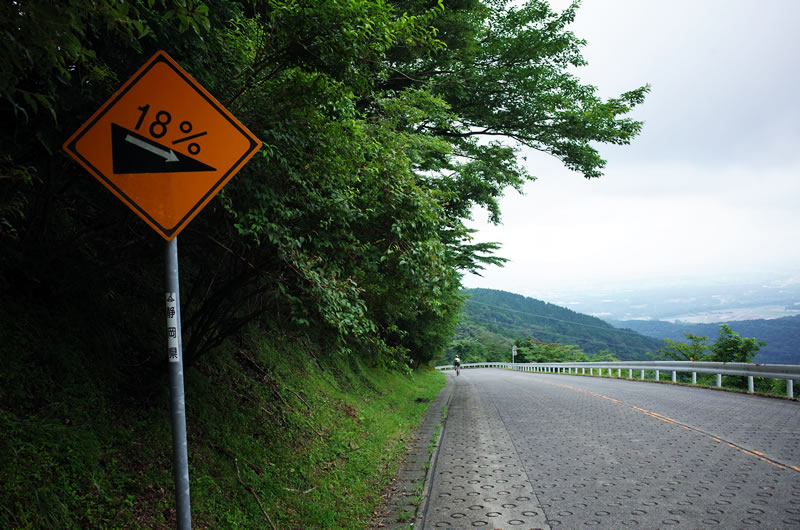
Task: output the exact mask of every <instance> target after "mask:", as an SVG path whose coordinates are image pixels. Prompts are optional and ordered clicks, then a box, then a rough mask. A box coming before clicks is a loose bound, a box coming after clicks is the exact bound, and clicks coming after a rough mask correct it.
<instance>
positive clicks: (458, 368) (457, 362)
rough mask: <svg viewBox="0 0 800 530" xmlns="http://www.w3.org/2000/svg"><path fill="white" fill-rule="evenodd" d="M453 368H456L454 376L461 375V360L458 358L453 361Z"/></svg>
mask: <svg viewBox="0 0 800 530" xmlns="http://www.w3.org/2000/svg"><path fill="white" fill-rule="evenodd" d="M453 366H455V367H456V375H460V374H461V359H459V358H458V357H456V358H455V359H453Z"/></svg>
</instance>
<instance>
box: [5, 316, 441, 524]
mask: <svg viewBox="0 0 800 530" xmlns="http://www.w3.org/2000/svg"><path fill="white" fill-rule="evenodd" d="M12 346H13V345H12V344H11V343H6V345H5V350H4V351H0V353H2V354H3V357H4V358H5V359H12V358H14V359H16V361H14V363H12V364H11V365H8V364H7V365H6V366H7V367H10V369H12V372H9V371H6V373H5V374H4V376H3V380H4V381H3V382H4V383H8V385H9V386H6V387H5V388H4V390H3V391H2V392H3V393H2V394H0V398H1V399H0V461H2V462H3V466H1V467H0V527H3V528H39V527H59V528H81V527H103V528H152V527H161V526H174V521H175V513H174V508H173V506H174V495H173V483H172V469H171V466H172V462H171V431H170V423H169V400H168V390H167V389H166V388H163V389H162V390H161V391H159V392H157V393H156V394H155V395H152V396H150V397H149V398H147V399H145V400H144V401H142V400H141V399H139V398H137V399H133V398H130V399H123V398H122V396H120V395H119V392H120V390H119V388H115V387H114V385H104V384H103V381H101V380H98V379H97V378H96V377H95V376H87V374H90V373H92V370H88V371H87V367H86V366H85V363H84V364H82V363H80V362H77V360H78V359H80V358H81V352H80V351H78V350H70V348H71V347H70V346H69V345H68V344H67V343H66V342H65V343H62V344H61V345H59V346H57V348H59V352H58V353H59V354H60V355H62V356H64V358H63V359H62V362H61V363H60V364H59V367H58V369H57V370H55V369H54V370H51V371H49V372H48V371H39V372H38V373H36V374H34V375H33V376H31V369H32V368H33V366H26V363H27V362H28V361H27V360H26V359H27V357H30V356H27V357H26V356H25V355H15V352H13V351H10V348H11V347H12ZM69 359H73V360H76V362H72V363H70V362H68V360H69ZM26 368H27V369H26ZM15 374H16V375H15ZM15 377H18V378H23V377H29V378H30V377H33V381H28V382H22V381H16V380H15V379H14V378H15ZM444 379H445V378H444V375H443V374H440V373H438V372H436V371H433V370H426V371H419V372H416V373H414V374H411V375H403V374H399V373H395V372H387V371H385V370H381V369H378V368H371V367H368V366H366V365H364V364H363V363H358V362H355V363H354V362H352V361H351V362H349V363H348V362H345V361H344V360H336V359H326V358H324V357H323V356H321V355H320V356H319V357H318V358H317V357H314V356H313V355H311V354H310V353H309V352H308V351H305V352H301V351H300V350H299V349H298V346H297V344H295V343H293V342H292V341H289V340H287V339H285V338H274V337H273V338H268V337H267V336H266V335H263V334H260V333H256V332H254V333H252V334H251V335H250V336H249V337H247V338H246V339H245V340H244V341H243V342H242V343H241V344H239V345H235V346H234V345H230V344H229V345H227V346H226V347H224V348H222V349H221V351H219V352H217V353H215V354H214V355H211V356H209V357H208V358H207V359H204V360H203V361H201V362H200V363H199V364H198V365H197V366H195V367H192V368H190V369H188V370H187V371H186V403H187V424H188V437H189V467H190V469H189V471H190V481H191V482H190V483H191V495H192V517H193V524H194V526H195V527H196V528H203V527H206V528H211V527H213V528H233V527H250V528H254V527H257V528H269V527H274V528H310V527H314V528H323V527H327V528H331V527H335V528H363V527H364V526H366V525H367V524H368V521H369V518H370V516H371V515H372V513H373V510H374V508H375V507H376V506H377V504H378V503H379V502H380V501H381V497H380V493H381V491H382V490H383V489H384V487H385V486H386V485H387V484H388V483H389V481H390V479H391V478H392V477H393V475H394V473H395V471H396V469H397V466H398V464H399V461H400V459H401V457H402V455H403V452H404V449H405V446H406V442H407V441H408V440H409V438H410V435H411V433H413V431H414V429H415V428H416V426H417V425H418V424H419V421H420V420H421V418H422V416H423V415H424V413H425V411H426V410H427V408H428V407H429V406H430V403H431V402H432V400H433V399H434V398H435V396H436V395H437V393H438V392H439V390H440V389H441V387H442V386H443V385H444Z"/></svg>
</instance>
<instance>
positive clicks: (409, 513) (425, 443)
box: [373, 377, 455, 529]
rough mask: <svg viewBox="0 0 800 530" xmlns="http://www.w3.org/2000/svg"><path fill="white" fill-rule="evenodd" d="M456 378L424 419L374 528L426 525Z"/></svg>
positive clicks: (449, 378) (443, 389) (441, 392)
mask: <svg viewBox="0 0 800 530" xmlns="http://www.w3.org/2000/svg"><path fill="white" fill-rule="evenodd" d="M454 389H455V381H454V380H453V378H452V377H448V378H447V384H446V385H445V387H444V388H442V390H441V391H440V392H439V394H438V395H437V396H436V399H435V400H434V401H433V403H432V404H431V407H430V408H429V409H428V412H427V413H425V417H424V418H423V420H422V423H421V424H420V426H419V428H418V429H417V431H416V432H415V433H414V440H413V442H412V443H411V445H410V447H409V451H408V453H407V454H406V457H405V459H404V460H403V463H402V464H401V465H400V469H399V470H398V472H397V477H396V478H395V481H394V483H393V484H392V486H391V488H390V491H389V493H388V495H387V498H386V499H385V500H384V502H383V504H382V505H381V507H380V509H379V510H378V513H377V515H376V518H375V522H374V523H373V528H398V529H399V528H423V527H424V522H425V513H426V511H427V506H428V499H429V497H430V490H431V481H432V479H433V471H434V470H435V469H436V460H437V458H438V455H439V446H440V445H441V440H442V436H443V435H444V428H445V420H446V414H447V407H448V405H449V404H450V399H451V397H452V396H453V391H454Z"/></svg>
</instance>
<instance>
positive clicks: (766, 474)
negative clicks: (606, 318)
mask: <svg viewBox="0 0 800 530" xmlns="http://www.w3.org/2000/svg"><path fill="white" fill-rule="evenodd" d="M448 377H454V376H453V375H448ZM455 379H456V384H455V388H454V393H453V396H452V399H451V401H450V406H449V410H448V415H447V421H446V425H445V429H444V432H443V435H442V440H441V445H440V449H439V453H438V457H437V461H436V462H435V464H434V465H435V467H434V469H433V474H432V482H431V491H430V498H429V501H428V506H427V510H426V512H425V519H424V527H425V528H440V527H443V528H470V527H480V526H483V527H488V528H557V527H561V528H583V527H599V528H622V527H626V526H633V527H645V528H664V527H669V526H677V527H680V528H712V527H717V528H726V529H727V528H799V527H800V403H798V402H796V401H795V402H792V401H786V400H779V399H770V398H762V397H758V396H751V395H742V394H734V393H730V392H721V391H716V390H709V389H701V388H687V387H677V386H673V385H661V384H652V383H642V382H638V381H624V380H612V379H600V378H589V377H580V376H569V375H550V374H531V373H518V372H509V371H505V370H497V369H475V370H463V371H462V372H461V376H460V377H457V378H455Z"/></svg>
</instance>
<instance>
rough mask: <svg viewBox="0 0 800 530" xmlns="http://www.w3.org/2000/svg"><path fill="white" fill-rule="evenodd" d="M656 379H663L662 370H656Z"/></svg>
mask: <svg viewBox="0 0 800 530" xmlns="http://www.w3.org/2000/svg"><path fill="white" fill-rule="evenodd" d="M656 381H661V370H656Z"/></svg>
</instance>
